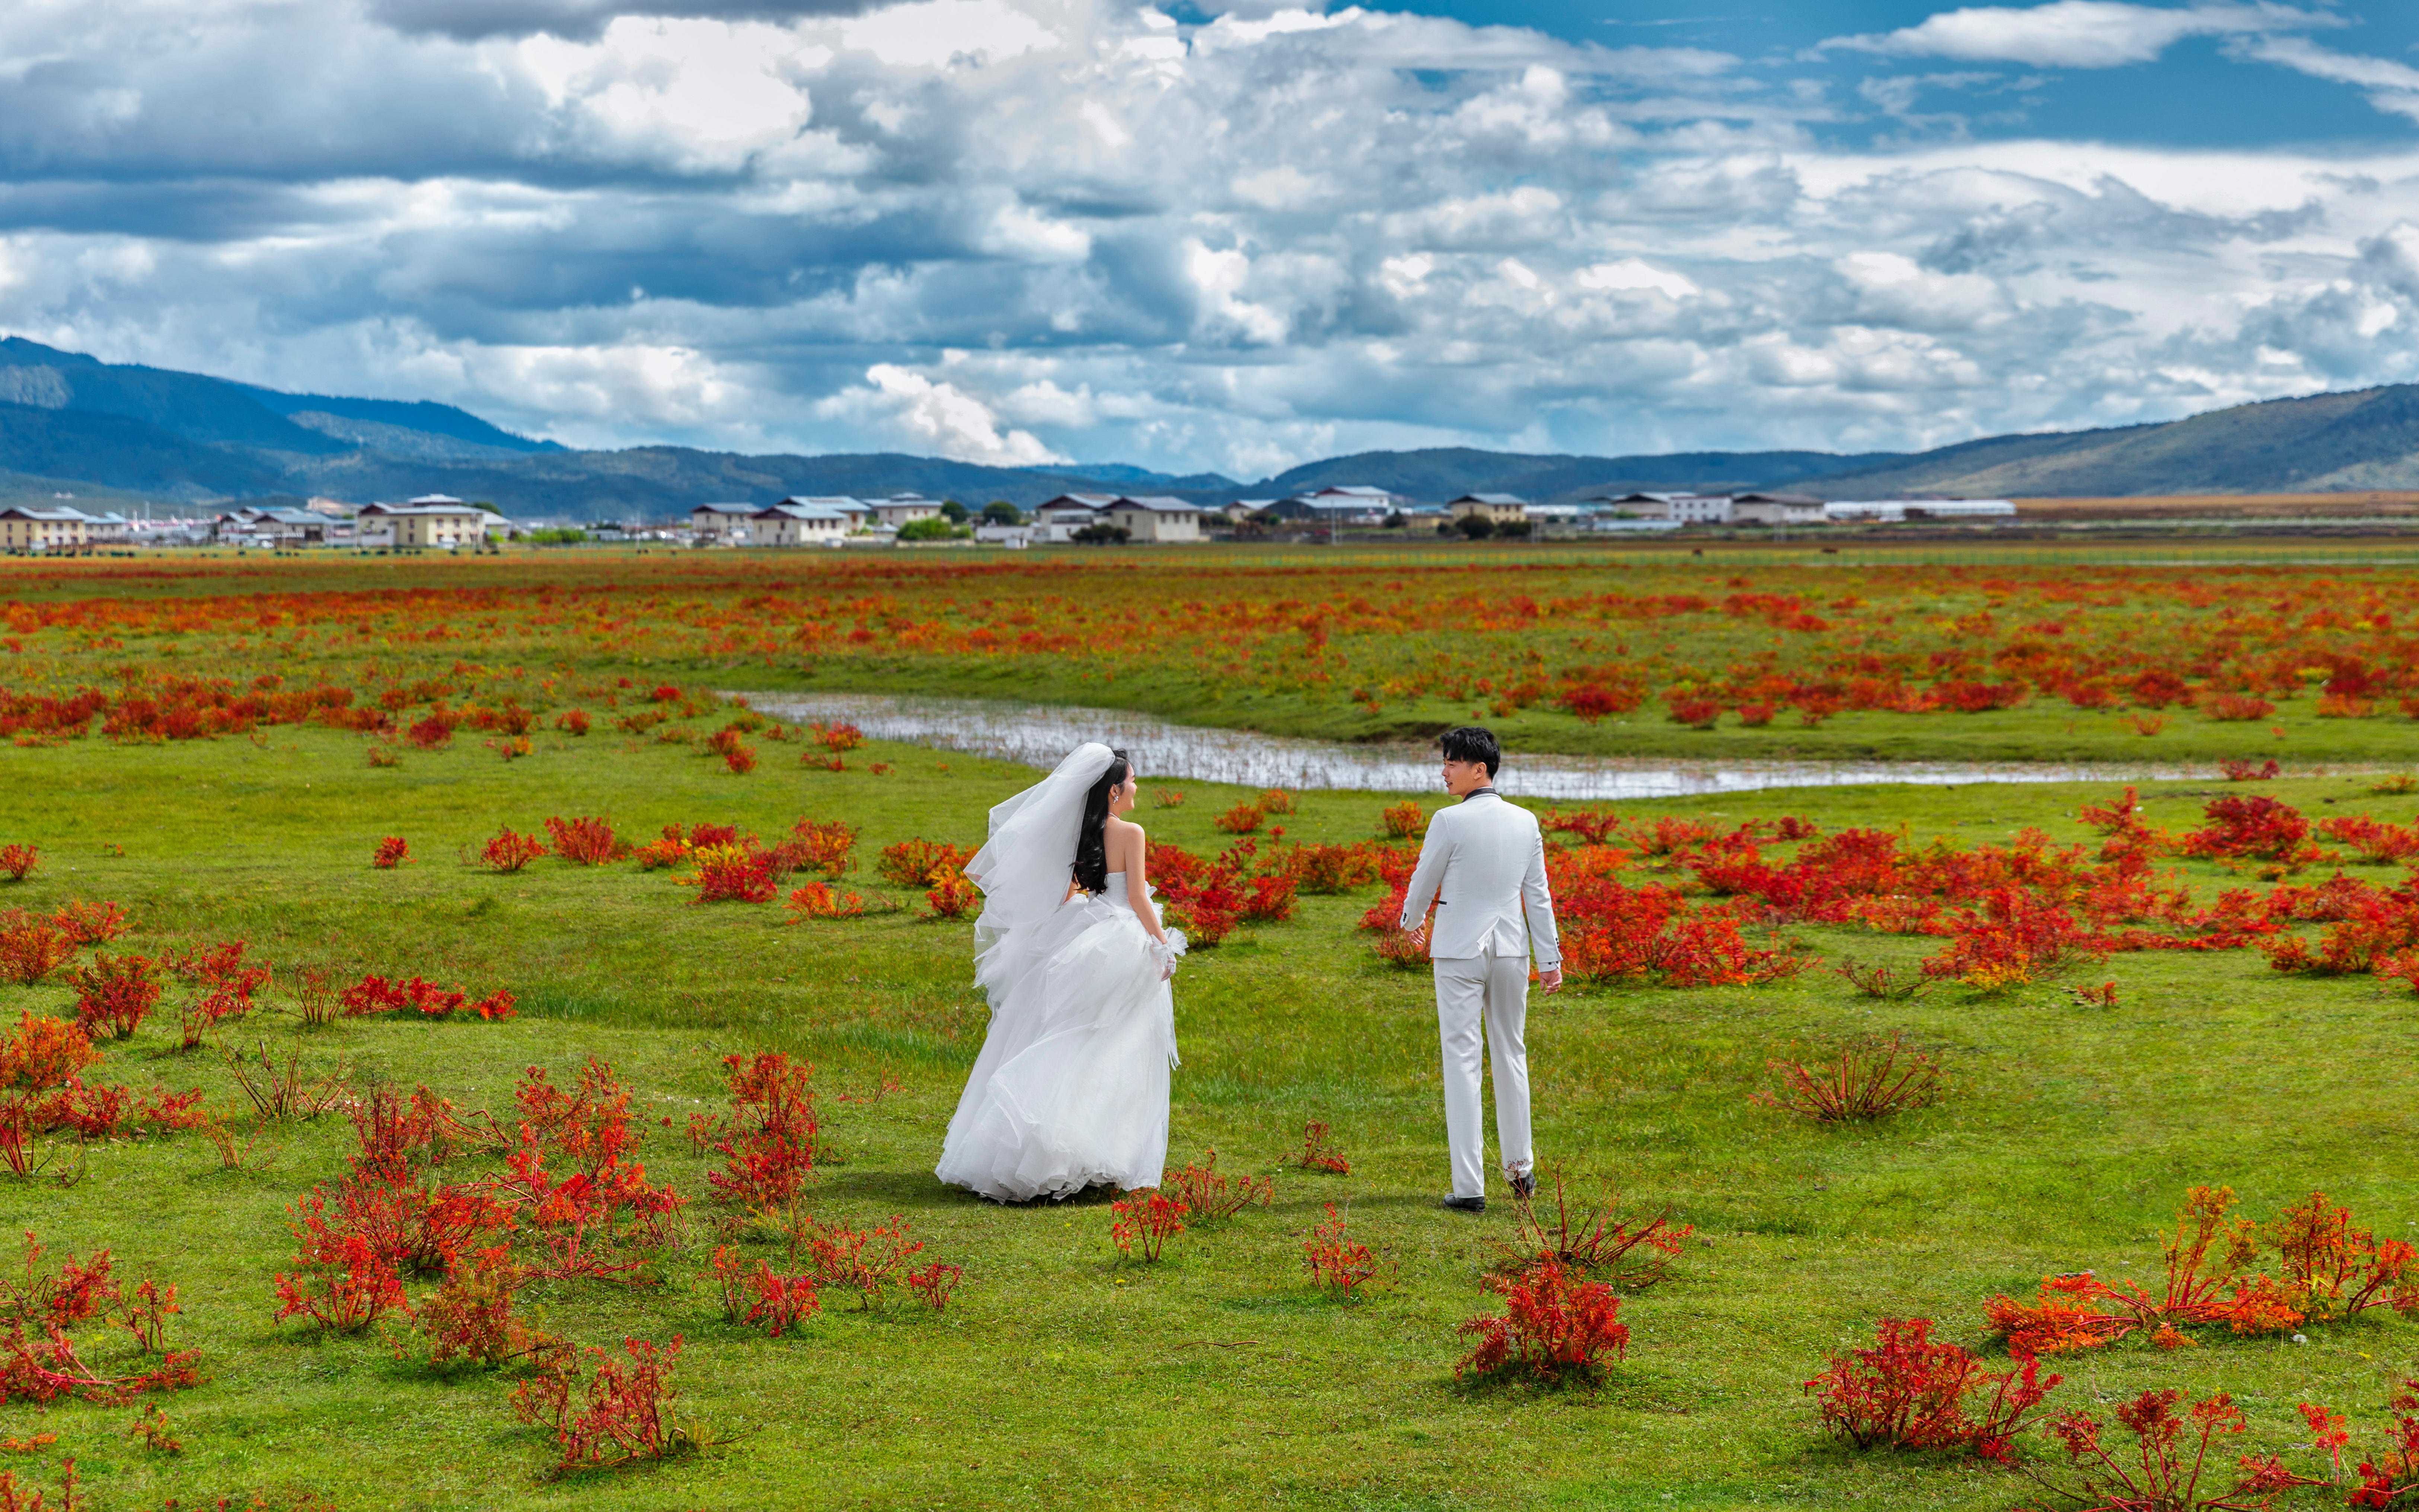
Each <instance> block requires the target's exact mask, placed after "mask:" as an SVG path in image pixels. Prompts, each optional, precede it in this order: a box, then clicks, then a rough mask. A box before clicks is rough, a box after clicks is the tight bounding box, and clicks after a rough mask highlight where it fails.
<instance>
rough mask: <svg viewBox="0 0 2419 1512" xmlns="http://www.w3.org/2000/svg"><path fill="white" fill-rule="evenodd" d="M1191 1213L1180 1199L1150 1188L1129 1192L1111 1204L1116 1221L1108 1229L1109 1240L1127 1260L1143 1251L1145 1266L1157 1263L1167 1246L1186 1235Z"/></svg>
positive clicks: (1110, 1207) (1111, 1210)
mask: <svg viewBox="0 0 2419 1512" xmlns="http://www.w3.org/2000/svg"><path fill="white" fill-rule="evenodd" d="M1109 1211H1110V1212H1111V1213H1112V1214H1114V1215H1115V1218H1116V1221H1115V1222H1114V1223H1112V1224H1111V1225H1110V1226H1109V1238H1110V1239H1111V1240H1112V1241H1113V1242H1115V1243H1116V1244H1117V1253H1118V1254H1120V1255H1122V1256H1124V1257H1126V1258H1128V1259H1132V1258H1133V1254H1134V1251H1135V1250H1136V1249H1140V1250H1141V1251H1142V1257H1143V1259H1144V1260H1145V1261H1146V1262H1156V1261H1157V1260H1158V1259H1159V1257H1161V1256H1162V1255H1163V1254H1164V1253H1165V1252H1166V1249H1167V1242H1168V1241H1169V1240H1171V1239H1173V1238H1175V1237H1176V1236H1177V1235H1179V1234H1180V1233H1182V1232H1184V1214H1185V1213H1186V1212H1187V1211H1190V1210H1188V1209H1187V1208H1186V1207H1185V1205H1184V1198H1183V1197H1182V1196H1166V1195H1165V1194H1163V1193H1162V1192H1159V1191H1157V1190H1156V1189H1148V1188H1147V1189H1145V1190H1142V1191H1138V1192H1129V1193H1127V1194H1126V1195H1125V1196H1122V1197H1120V1198H1118V1199H1117V1201H1115V1202H1112V1203H1110V1204H1109Z"/></svg>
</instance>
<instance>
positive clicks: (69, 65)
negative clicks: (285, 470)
mask: <svg viewBox="0 0 2419 1512" xmlns="http://www.w3.org/2000/svg"><path fill="white" fill-rule="evenodd" d="M1223 3H1224V0H1181V3H1179V4H1177V5H1174V6H1172V7H1169V8H1153V7H1152V6H1150V5H1148V4H1142V3H1137V0H905V3H891V0H655V3H653V4H640V3H638V0H8V4H7V5H6V6H5V7H0V330H6V331H8V332H14V333H16V334H21V335H24V336H29V337H31V338H33V339H35V340H39V341H43V342H48V343H51V344H53V345H55V346H62V347H72V348H74V349H77V350H82V351H88V352H91V353H93V354H95V355H97V356H100V357H103V358H105V359H108V360H110V361H115V362H140V363H153V364H157V365H161V366H170V367H178V368H186V369H193V370H199V371H206V372H212V373H219V374H223V375H227V376H230V377H236V378H245V379H249V380H252V381H255V382H261V383H268V384H272V385H276V386H279V387H283V388H289V389H305V390H314V391H317V392H332V393H357V394H370V395H377V396H382V397H395V398H423V397H426V398H438V399H443V400H447V401H450V402H453V403H456V404H461V405H464V406H466V407H468V408H470V409H474V410H476V411H478V412H480V413H482V414H484V415H486V416H487V417H489V418H490V419H493V420H495V421H497V422H499V423H500V424H507V425H510V426H513V427H515V428H517V429H521V430H525V431H528V432H530V433H532V434H538V435H544V436H549V437H552V438H554V439H556V440H562V441H564V442H565V443H568V444H573V445H581V446H618V445H629V444H636V443H640V442H645V441H652V440H674V441H681V442H685V443H689V444H694V445H701V446H710V447H716V448H732V449H739V450H747V451H767V450H800V451H863V450H894V449H895V450H908V451H916V452H923V453H934V454H941V455H952V456H958V457H963V458H966V459H970V460H978V461H990V462H1003V463H1026V462H1044V461H1051V460H1062V459H1071V460H1076V461H1084V462H1105V461H1125V462H1133V463H1139V464H1142V465H1145V466H1149V467H1154V468H1160V469H1164V470H1169V471H1194V470H1196V469H1216V470H1219V471H1225V472H1227V473H1230V474H1234V475H1237V476H1240V477H1246V478H1250V477H1258V476H1262V475H1265V474H1267V473H1270V472H1272V471H1277V470H1279V469H1281V468H1284V467H1287V466H1289V465H1291V464H1293V463H1295V462H1299V461H1302V460H1306V459H1308V458H1311V457H1315V456H1318V455H1331V454H1334V453H1339V452H1348V451H1357V450H1364V449H1369V448H1373V447H1385V446H1410V445H1480V446H1491V447H1502V448H1509V449H1516V450H1523V451H1579V452H1592V453H1605V454H1617V453H1629V452H1658V451H1671V450H1692V449H1709V448H1722V449H1753V448H1766V447H1781V446H1787V447H1815V448H1823V449H1828V450H1839V451H1863V450H1878V449H1892V450H1896V449H1912V448H1919V447H1923V446H1930V445H1936V444H1941V443H1945V442H1949V441H1953V440H1964V439H1965V438H1968V437H1971V436H1977V435H1986V434H1993V433H1996V432H2001V431H2008V430H2033V429H2052V428H2057V429H2063V428H2072V427H2079V426H2086V425H2095V424H2125V423H2130V422H2134V421H2137V420H2156V419H2166V418H2172V417H2174V416H2178V415H2182V414H2189V413H2193V412H2196V411H2198V410H2202V409H2211V408H2214V407H2217V406H2220V405H2224V404H2229V403H2235V402H2240V401H2243V400H2248V399H2257V398H2266V397H2271V396H2275V395H2280V394H2289V393H2310V392H2314V391H2317V390H2320V389H2330V388H2352V387H2360V386H2364V385H2367V384H2373V383H2382V382H2397V381H2404V380H2409V379H2411V378H2414V377H2419V7H2413V6H2411V5H2410V4H2409V3H2408V0H2402V3H2398V4H2395V5H2387V4H2384V3H2382V0H2298V3H2294V4H2285V3H2278V0H2200V3H2197V4H2190V5H2155V6H2154V5H2136V4H2129V3H2124V0H2054V3H2051V4H2046V5H2038V6H2011V7H1977V8H1963V9H1935V8H1928V7H1926V6H1924V5H1922V4H1919V3H1913V0H1907V3H1902V0H1804V3H1795V0H1737V3H1736V4H1730V3H1727V0H1688V3H1687V5H1680V4H1673V3H1669V0H1417V4H1416V5H1410V6H1405V7H1403V8H1385V9H1362V8H1335V9H1325V10H1322V9H1317V8H1311V9H1302V8H1290V7H1289V6H1288V4H1287V0H1235V4H1234V5H1233V6H1232V8H1214V7H1216V6H1218V5H1221V4H1223ZM1697 11H1704V12H1708V14H1705V15H1702V16H1700V15H1696V14H1693V12H1697Z"/></svg>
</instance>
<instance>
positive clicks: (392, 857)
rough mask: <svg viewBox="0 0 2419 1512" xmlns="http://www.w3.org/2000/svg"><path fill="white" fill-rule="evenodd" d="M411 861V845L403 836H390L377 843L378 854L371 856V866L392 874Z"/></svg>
mask: <svg viewBox="0 0 2419 1512" xmlns="http://www.w3.org/2000/svg"><path fill="white" fill-rule="evenodd" d="M410 859H411V843H410V842H409V841H407V840H405V839H404V838H403V837H402V836H401V835H389V836H388V837H386V839H384V840H382V841H378V842H377V852H376V854H374V855H372V856H370V865H372V866H374V867H376V868H377V869H378V870H379V871H381V872H391V871H393V870H394V869H395V868H396V867H399V866H401V865H403V864H404V863H405V862H406V861H408V860H410Z"/></svg>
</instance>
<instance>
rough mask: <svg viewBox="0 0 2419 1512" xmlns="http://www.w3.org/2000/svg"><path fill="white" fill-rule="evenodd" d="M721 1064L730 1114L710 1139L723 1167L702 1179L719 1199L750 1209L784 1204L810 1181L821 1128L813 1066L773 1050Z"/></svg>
mask: <svg viewBox="0 0 2419 1512" xmlns="http://www.w3.org/2000/svg"><path fill="white" fill-rule="evenodd" d="M722 1064H723V1065H724V1067H726V1068H727V1069H728V1071H729V1072H730V1088H731V1114H730V1118H729V1119H728V1120H727V1122H726V1124H725V1129H726V1131H727V1132H726V1133H725V1134H723V1136H722V1137H721V1138H719V1139H717V1140H716V1141H715V1143H714V1149H715V1150H716V1153H718V1154H720V1155H721V1156H722V1157H723V1168H722V1169H721V1170H719V1171H716V1172H714V1173H712V1174H710V1175H708V1176H707V1177H706V1183H707V1184H708V1185H709V1186H711V1187H713V1188H714V1190H715V1191H716V1193H717V1194H719V1195H720V1196H722V1198H723V1199H724V1200H725V1201H730V1202H739V1203H744V1204H746V1205H747V1206H748V1207H751V1208H761V1207H767V1206H773V1205H776V1204H779V1203H784V1202H787V1201H789V1200H790V1199H791V1198H793V1197H794V1196H797V1194H798V1192H799V1190H800V1189H801V1188H803V1187H804V1186H805V1185H806V1184H807V1183H808V1182H809V1181H811V1180H814V1173H815V1139H816V1135H817V1134H818V1133H819V1132H820V1129H821V1125H820V1123H819V1122H818V1121H817V1119H816V1115H815V1093H814V1086H813V1083H814V1074H815V1069H814V1068H813V1067H812V1066H806V1065H796V1064H793V1063H792V1061H791V1059H790V1057H788V1056H786V1055H784V1054H782V1053H781V1052H779V1051H764V1052H762V1053H760V1054H758V1055H757V1056H755V1057H741V1056H725V1057H723V1059H722Z"/></svg>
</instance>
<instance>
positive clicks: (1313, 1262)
mask: <svg viewBox="0 0 2419 1512" xmlns="http://www.w3.org/2000/svg"><path fill="white" fill-rule="evenodd" d="M1325 1206H1326V1209H1327V1221H1326V1222H1325V1223H1322V1224H1320V1225H1318V1226H1317V1227H1315V1228H1313V1229H1312V1230H1311V1231H1310V1232H1309V1233H1308V1234H1306V1235H1304V1236H1303V1237H1302V1264H1303V1265H1304V1266H1305V1267H1307V1268H1308V1269H1309V1271H1310V1275H1311V1279H1312V1280H1314V1281H1316V1282H1317V1283H1318V1285H1319V1287H1320V1288H1321V1289H1323V1290H1326V1291H1329V1292H1332V1293H1334V1294H1335V1295H1337V1296H1340V1297H1343V1298H1345V1299H1346V1300H1347V1301H1349V1300H1350V1299H1352V1298H1354V1297H1357V1296H1359V1295H1360V1294H1361V1290H1360V1288H1362V1287H1364V1286H1366V1285H1367V1284H1368V1283H1369V1282H1371V1281H1372V1280H1375V1279H1376V1278H1377V1274H1378V1262H1377V1260H1376V1258H1375V1257H1372V1256H1371V1255H1370V1253H1369V1246H1368V1245H1366V1244H1364V1243H1362V1242H1360V1241H1359V1240H1356V1239H1354V1238H1353V1237H1352V1236H1351V1235H1350V1234H1349V1233H1348V1231H1347V1230H1346V1227H1345V1219H1344V1215H1343V1214H1342V1213H1340V1212H1337V1211H1335V1204H1334V1203H1333V1202H1330V1203H1327V1204H1325Z"/></svg>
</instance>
